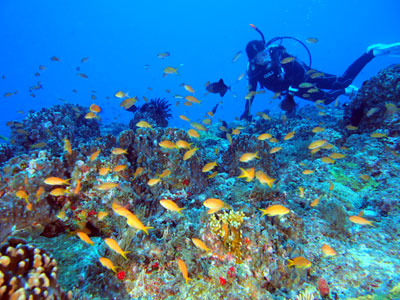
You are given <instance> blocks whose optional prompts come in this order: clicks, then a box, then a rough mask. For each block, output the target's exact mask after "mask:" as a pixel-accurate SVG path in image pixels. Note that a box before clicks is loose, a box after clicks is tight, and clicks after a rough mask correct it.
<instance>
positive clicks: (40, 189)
mask: <svg viewBox="0 0 400 300" xmlns="http://www.w3.org/2000/svg"><path fill="white" fill-rule="evenodd" d="M43 193H44V187H42V186H41V187H40V188H39V189H38V190H37V192H36V201H39V200H40V196H42V194H43Z"/></svg>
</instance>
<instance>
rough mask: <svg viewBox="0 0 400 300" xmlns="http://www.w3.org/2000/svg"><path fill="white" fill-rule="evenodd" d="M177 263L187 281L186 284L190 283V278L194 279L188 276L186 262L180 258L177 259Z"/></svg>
mask: <svg viewBox="0 0 400 300" xmlns="http://www.w3.org/2000/svg"><path fill="white" fill-rule="evenodd" d="M177 263H178V266H179V270H180V271H181V273H182V275H183V278H185V282H186V284H188V282H189V280H192V279H191V278H189V276H188V271H187V267H186V264H185V262H184V261H183V260H181V259H180V258H178V259H177Z"/></svg>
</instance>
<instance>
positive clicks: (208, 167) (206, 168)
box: [201, 161, 217, 173]
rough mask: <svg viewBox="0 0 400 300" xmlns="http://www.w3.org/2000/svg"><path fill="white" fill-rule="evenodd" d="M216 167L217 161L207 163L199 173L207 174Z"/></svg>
mask: <svg viewBox="0 0 400 300" xmlns="http://www.w3.org/2000/svg"><path fill="white" fill-rule="evenodd" d="M216 166H217V161H213V162H209V163H208V164H206V165H205V166H204V167H203V168H202V169H201V171H202V172H203V173H205V172H209V171H211V170H212V169H214V167H216Z"/></svg>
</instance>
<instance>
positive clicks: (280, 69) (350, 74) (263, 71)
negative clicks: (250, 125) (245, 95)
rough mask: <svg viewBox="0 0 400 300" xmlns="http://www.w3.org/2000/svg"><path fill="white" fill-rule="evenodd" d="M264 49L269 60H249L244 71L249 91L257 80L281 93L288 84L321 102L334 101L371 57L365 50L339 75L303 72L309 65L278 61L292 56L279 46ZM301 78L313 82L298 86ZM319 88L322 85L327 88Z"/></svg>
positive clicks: (299, 95) (246, 111) (309, 97)
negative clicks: (318, 75) (309, 84)
mask: <svg viewBox="0 0 400 300" xmlns="http://www.w3.org/2000/svg"><path fill="white" fill-rule="evenodd" d="M268 50H269V54H270V58H271V60H270V61H269V62H268V63H267V64H266V65H258V64H256V63H255V62H254V61H250V62H249V68H248V71H247V75H248V78H249V91H256V90H257V83H259V84H260V86H261V88H266V89H268V90H271V91H273V92H280V93H282V94H287V93H288V91H289V87H291V88H294V89H298V90H297V91H293V90H292V91H291V94H292V95H295V96H297V97H300V98H303V99H306V100H309V101H313V102H315V101H317V100H324V103H325V104H329V103H331V102H333V101H335V100H336V98H337V97H338V96H340V95H342V94H344V93H345V88H346V87H348V86H349V85H350V84H351V83H352V82H353V80H354V78H355V77H356V76H357V75H358V74H359V73H360V71H361V70H362V69H363V68H364V67H365V65H366V64H367V63H369V62H370V61H371V60H372V59H373V58H374V55H373V52H372V51H369V52H368V53H365V54H363V55H362V56H361V57H360V58H358V59H357V60H356V61H355V62H354V63H352V64H351V65H350V67H348V68H347V70H346V71H345V72H344V73H343V75H342V76H336V75H332V74H327V73H323V72H320V71H317V70H315V71H313V72H307V71H309V70H310V68H309V67H308V66H307V65H306V64H304V63H303V62H301V61H299V60H297V59H294V60H293V61H291V62H289V63H286V64H282V63H281V62H282V60H284V59H285V58H290V57H292V55H290V54H289V53H287V52H286V49H285V48H284V47H283V46H272V47H269V48H268ZM289 60H290V59H289ZM316 73H323V74H321V76H320V77H315V78H312V75H313V74H316ZM304 82H308V83H311V84H313V86H312V87H305V88H300V87H299V85H300V84H301V83H304ZM310 89H311V90H310ZM321 89H326V90H327V91H324V90H321ZM253 99H254V96H252V97H251V99H250V100H249V101H250V102H249V103H246V107H245V112H244V114H243V115H242V118H247V117H248V116H249V108H250V106H251V104H252V102H253Z"/></svg>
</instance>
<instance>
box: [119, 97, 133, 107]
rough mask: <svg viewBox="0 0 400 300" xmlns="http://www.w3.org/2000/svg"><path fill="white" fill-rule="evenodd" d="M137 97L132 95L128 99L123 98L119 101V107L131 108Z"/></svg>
mask: <svg viewBox="0 0 400 300" xmlns="http://www.w3.org/2000/svg"><path fill="white" fill-rule="evenodd" d="M137 100H138V99H137V98H135V97H133V98H128V99H125V100H124V101H122V102H121V103H120V105H119V106H121V107H123V108H125V109H129V108H131V107H132V106H134V105H135V103H136V102H137Z"/></svg>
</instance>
